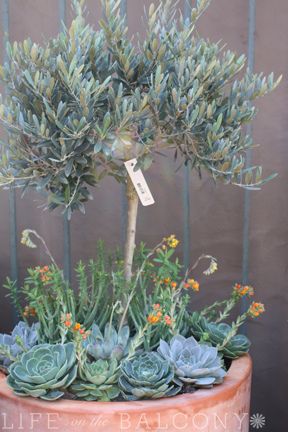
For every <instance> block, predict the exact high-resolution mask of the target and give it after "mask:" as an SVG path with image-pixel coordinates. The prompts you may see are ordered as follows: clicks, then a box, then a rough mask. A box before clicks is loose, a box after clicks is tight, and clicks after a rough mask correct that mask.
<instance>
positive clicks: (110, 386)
mask: <svg viewBox="0 0 288 432" xmlns="http://www.w3.org/2000/svg"><path fill="white" fill-rule="evenodd" d="M79 378H80V379H77V380H76V381H75V382H74V383H73V384H72V385H71V387H70V389H69V390H70V391H71V393H73V394H74V395H75V396H76V397H77V398H78V399H84V400H87V401H96V400H97V401H102V402H108V401H111V400H113V399H115V398H117V397H118V396H119V393H120V390H119V387H118V378H119V365H118V362H117V360H116V359H115V358H113V359H111V360H110V361H109V360H102V359H99V360H97V361H94V362H92V363H88V362H85V363H84V365H83V366H82V367H81V369H80V370H79Z"/></svg>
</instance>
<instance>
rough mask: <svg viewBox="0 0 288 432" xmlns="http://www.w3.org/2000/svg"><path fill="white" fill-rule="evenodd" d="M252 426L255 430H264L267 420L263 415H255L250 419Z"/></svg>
mask: <svg viewBox="0 0 288 432" xmlns="http://www.w3.org/2000/svg"><path fill="white" fill-rule="evenodd" d="M250 425H251V426H252V427H253V428H254V429H262V428H264V427H265V425H266V419H265V417H264V416H263V415H262V414H258V413H257V414H253V415H252V416H251V417H250Z"/></svg>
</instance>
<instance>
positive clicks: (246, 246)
mask: <svg viewBox="0 0 288 432" xmlns="http://www.w3.org/2000/svg"><path fill="white" fill-rule="evenodd" d="M255 30H256V0H249V15H248V54H247V56H248V69H249V72H250V73H253V70H254V62H255ZM247 134H248V135H250V136H252V134H253V127H252V124H249V125H248V126H247ZM251 162H252V154H251V150H248V151H247V159H246V165H247V166H250V165H251ZM250 194H251V191H249V190H245V192H244V212H243V251H242V283H243V284H245V285H246V284H248V281H249V257H250V242H249V232H250V207H251V195H250ZM246 308H247V300H245V299H244V298H243V301H242V312H244V311H245V310H246ZM243 331H244V332H245V331H246V328H245V326H244V328H243Z"/></svg>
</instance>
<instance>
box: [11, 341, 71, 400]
mask: <svg viewBox="0 0 288 432" xmlns="http://www.w3.org/2000/svg"><path fill="white" fill-rule="evenodd" d="M9 373H10V375H9V377H8V380H7V382H8V385H9V386H10V387H11V388H12V390H13V391H14V393H15V394H17V395H18V396H32V397H35V398H38V397H39V398H41V399H45V400H56V399H59V398H61V397H62V396H63V395H64V392H63V389H65V388H67V387H69V386H70V385H71V384H72V382H73V381H74V380H75V378H76V375H77V365H76V352H75V347H74V344H73V343H71V342H70V343H67V344H63V345H61V344H56V345H49V344H41V345H36V346H34V347H33V348H31V350H30V351H28V352H26V353H24V354H23V355H22V356H21V357H20V359H19V360H18V361H17V362H15V363H13V365H12V366H10V368H9Z"/></svg>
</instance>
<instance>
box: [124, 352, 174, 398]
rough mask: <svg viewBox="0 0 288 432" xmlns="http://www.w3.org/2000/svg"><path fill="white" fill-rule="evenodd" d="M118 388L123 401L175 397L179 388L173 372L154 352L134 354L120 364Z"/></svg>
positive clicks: (165, 361)
mask: <svg viewBox="0 0 288 432" xmlns="http://www.w3.org/2000/svg"><path fill="white" fill-rule="evenodd" d="M119 386H120V389H121V393H122V396H123V397H124V399H126V400H129V401H133V400H140V399H159V398H163V397H170V396H175V395H176V394H177V393H179V391H180V390H181V386H179V384H178V385H177V384H176V383H174V372H173V370H172V368H171V367H170V364H169V362H168V361H167V360H164V359H163V358H162V357H161V356H160V355H159V354H157V353H156V352H144V353H140V354H139V353H138V354H136V355H135V356H134V357H133V358H132V359H127V360H124V361H123V362H122V364H121V375H120V378H119Z"/></svg>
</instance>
